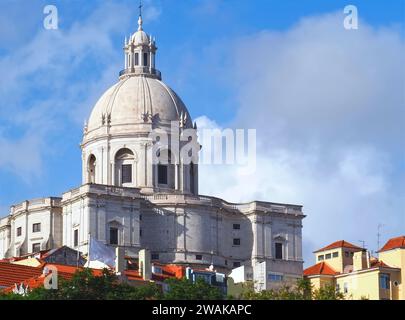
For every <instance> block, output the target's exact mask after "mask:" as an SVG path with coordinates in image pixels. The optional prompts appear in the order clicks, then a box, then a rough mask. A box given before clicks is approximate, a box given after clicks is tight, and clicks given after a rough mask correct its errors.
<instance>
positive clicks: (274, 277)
mask: <svg viewBox="0 0 405 320" xmlns="http://www.w3.org/2000/svg"><path fill="white" fill-rule="evenodd" d="M268 278H269V281H271V282H280V281H283V279H284V277H283V275H281V274H274V273H269V274H268Z"/></svg>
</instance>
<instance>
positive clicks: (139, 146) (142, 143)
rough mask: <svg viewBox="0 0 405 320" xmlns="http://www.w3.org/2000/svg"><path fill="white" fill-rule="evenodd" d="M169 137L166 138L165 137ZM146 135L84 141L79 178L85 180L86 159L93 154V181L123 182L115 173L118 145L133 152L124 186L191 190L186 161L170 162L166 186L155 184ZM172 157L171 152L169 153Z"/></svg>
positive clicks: (87, 175)
mask: <svg viewBox="0 0 405 320" xmlns="http://www.w3.org/2000/svg"><path fill="white" fill-rule="evenodd" d="M169 139H170V138H169ZM151 141H152V140H151V139H150V138H146V137H139V138H134V137H133V136H128V137H120V138H111V139H110V138H109V139H106V138H103V139H100V140H95V141H92V142H89V143H86V144H85V145H84V146H83V153H82V161H83V163H82V167H83V174H82V181H83V184H86V183H89V182H90V179H89V174H88V170H89V159H90V157H91V155H94V156H95V157H96V169H95V183H96V184H104V185H115V186H119V187H121V186H123V185H122V184H121V183H120V178H119V176H118V175H119V173H120V164H121V161H117V159H116V155H117V153H118V152H119V151H120V150H122V149H129V150H131V151H132V153H133V154H134V160H133V162H132V163H131V164H132V183H127V184H125V185H124V187H132V188H144V189H146V190H149V191H153V190H154V191H162V190H165V189H166V191H168V190H171V191H173V190H178V191H182V192H185V193H189V192H191V191H192V188H191V183H192V182H191V179H190V168H189V166H188V165H183V164H182V163H178V164H177V165H175V166H173V171H174V172H173V173H172V174H169V181H168V184H167V186H165V185H160V184H158V181H157V166H156V165H154V164H153V162H152V147H151V146H152V143H151ZM173 157H175V155H173ZM194 193H195V194H197V193H198V165H195V168H194Z"/></svg>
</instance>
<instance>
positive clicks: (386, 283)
mask: <svg viewBox="0 0 405 320" xmlns="http://www.w3.org/2000/svg"><path fill="white" fill-rule="evenodd" d="M390 282H391V279H390V275H389V274H387V273H381V274H380V288H381V289H386V290H389V289H390Z"/></svg>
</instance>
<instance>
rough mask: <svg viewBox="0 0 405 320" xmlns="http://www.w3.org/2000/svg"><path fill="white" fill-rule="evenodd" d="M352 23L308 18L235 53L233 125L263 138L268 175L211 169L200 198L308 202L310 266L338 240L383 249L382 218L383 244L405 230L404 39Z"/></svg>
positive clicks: (262, 161)
mask: <svg viewBox="0 0 405 320" xmlns="http://www.w3.org/2000/svg"><path fill="white" fill-rule="evenodd" d="M342 19H343V16H342V15H341V14H333V15H325V16H317V17H312V18H307V19H304V20H303V21H301V22H300V23H299V24H298V25H296V26H295V27H293V28H291V29H290V30H288V31H286V32H282V33H273V32H269V31H264V32H261V33H259V34H256V35H249V36H247V37H244V38H243V39H240V40H239V41H236V42H235V43H234V44H233V45H230V46H229V47H230V50H229V53H231V54H230V56H228V57H227V58H228V59H230V61H231V62H230V63H229V65H228V66H227V67H225V70H223V74H228V75H229V77H228V80H229V82H230V83H231V85H232V86H233V87H234V88H235V92H237V97H236V98H235V100H236V103H237V105H238V107H237V116H236V119H235V121H234V123H233V125H232V126H233V127H236V128H256V129H257V130H258V131H257V138H258V156H257V168H258V170H257V172H256V173H255V174H250V175H243V174H241V173H240V170H238V169H237V168H236V169H235V168H233V167H230V166H222V167H215V166H202V168H201V174H200V176H201V177H202V178H201V179H200V184H201V187H200V191H201V192H202V193H207V194H215V195H217V196H222V197H224V198H226V199H228V200H230V201H250V200H254V199H260V200H265V201H273V202H285V203H297V204H303V205H304V210H305V213H306V214H307V215H308V216H307V218H306V219H305V220H304V237H305V241H304V243H305V244H306V247H305V258H306V260H307V263H311V262H313V257H312V254H311V252H312V251H313V250H314V249H316V248H317V247H321V246H323V245H326V244H327V243H329V242H332V241H335V240H340V239H345V240H348V241H352V242H355V243H356V242H357V244H358V240H366V242H367V244H368V246H369V247H370V249H374V250H375V249H376V241H377V240H376V232H377V225H378V223H380V222H382V223H384V224H385V230H384V231H385V233H384V237H383V240H386V239H387V238H388V237H391V236H396V235H399V234H403V233H405V214H404V211H403V207H404V205H405V201H404V200H405V199H404V197H403V194H404V192H405V184H404V182H403V181H404V179H403V178H405V174H404V172H403V171H400V170H399V168H400V166H399V165H398V164H399V163H403V162H404V160H405V154H404V151H403V150H404V147H405V140H404V139H403V137H404V135H403V128H404V124H405V95H404V92H405V91H404V88H405V72H404V67H405V54H404V52H405V43H404V39H403V38H401V36H400V34H399V32H397V30H395V29H389V28H385V29H374V28H372V27H370V26H368V25H367V24H366V23H365V22H362V23H361V28H360V29H359V30H358V31H346V30H345V29H343V27H342V21H343V20H342ZM221 46H224V44H223V43H221ZM229 53H228V54H229ZM199 120H203V121H199V122H200V123H199V127H200V128H202V127H203V126H204V125H208V126H212V125H213V123H210V121H209V120H207V119H199Z"/></svg>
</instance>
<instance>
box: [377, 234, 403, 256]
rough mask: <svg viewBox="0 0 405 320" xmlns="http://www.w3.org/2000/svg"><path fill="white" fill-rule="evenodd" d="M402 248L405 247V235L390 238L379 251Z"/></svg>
mask: <svg viewBox="0 0 405 320" xmlns="http://www.w3.org/2000/svg"><path fill="white" fill-rule="evenodd" d="M398 248H403V249H405V236H401V237H396V238H392V239H390V240H388V241H387V243H386V244H385V245H384V246H383V247H382V248H381V249H380V251H379V252H383V251H388V250H393V249H398Z"/></svg>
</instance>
